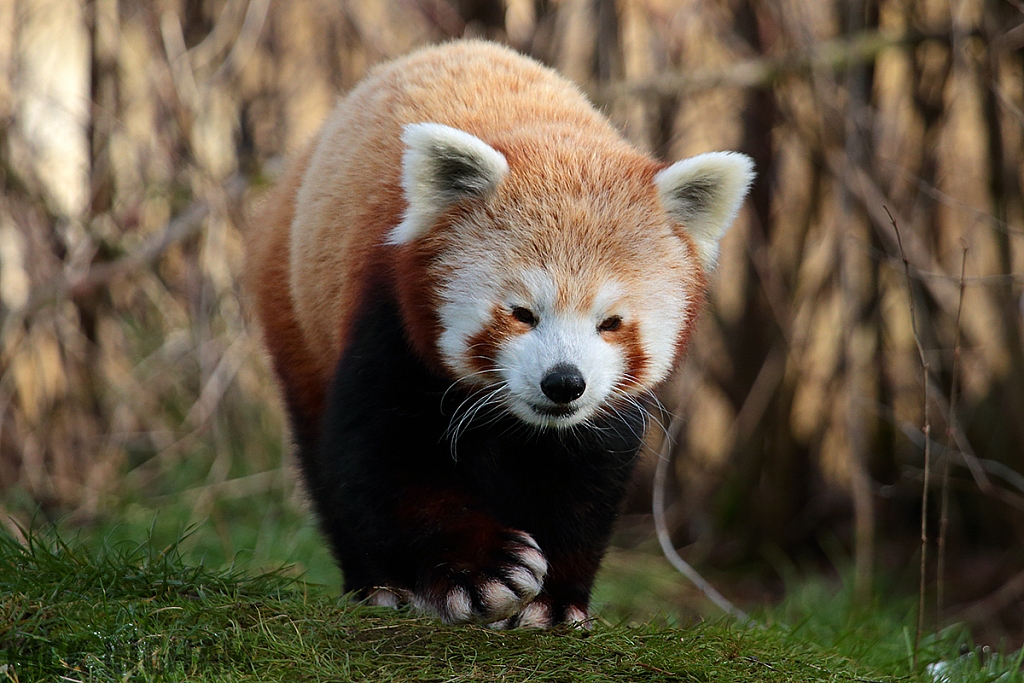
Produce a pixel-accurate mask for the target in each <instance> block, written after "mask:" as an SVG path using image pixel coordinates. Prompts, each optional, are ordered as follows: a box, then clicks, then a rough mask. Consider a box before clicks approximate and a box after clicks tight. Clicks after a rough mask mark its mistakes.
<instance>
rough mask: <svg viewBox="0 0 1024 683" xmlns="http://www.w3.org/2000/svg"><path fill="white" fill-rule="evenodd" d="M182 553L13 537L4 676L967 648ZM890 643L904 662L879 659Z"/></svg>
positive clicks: (0, 594) (588, 671) (1, 595)
mask: <svg viewBox="0 0 1024 683" xmlns="http://www.w3.org/2000/svg"><path fill="white" fill-rule="evenodd" d="M179 551H180V548H179V545H178V544H175V545H172V546H170V547H167V548H160V547H159V546H157V545H154V544H153V543H152V542H146V543H142V544H137V543H136V544H130V543H126V542H119V543H108V544H101V545H100V546H99V548H98V549H95V550H89V549H88V548H86V547H85V546H84V545H83V544H82V543H81V542H80V541H74V542H65V541H62V540H61V539H60V538H58V537H57V536H56V535H55V534H53V533H49V534H43V535H31V536H30V539H29V543H28V544H27V545H19V544H18V543H16V542H15V541H14V540H13V539H11V538H10V537H9V536H6V535H0V666H2V667H4V668H2V669H0V680H4V679H3V676H4V675H6V677H7V679H6V680H9V681H21V682H24V681H36V680H53V681H58V680H65V681H179V680H224V681H307V680H308V681H327V680H331V681H350V680H351V681H581V682H589V681H833V682H838V681H897V680H908V681H916V680H928V678H926V677H925V676H923V675H922V671H923V666H924V665H925V664H927V663H929V662H931V661H937V660H938V659H941V658H944V657H945V658H949V657H951V656H955V654H956V648H957V647H958V645H957V643H958V641H957V639H956V637H955V636H949V635H945V636H942V637H936V638H933V639H931V641H930V643H929V648H930V649H928V650H927V652H925V653H923V655H922V657H921V661H920V662H919V664H918V667H917V670H916V672H915V671H913V670H912V668H911V659H910V656H909V654H910V651H909V650H908V649H907V643H906V642H905V639H904V637H903V635H902V634H900V633H897V634H896V635H895V637H894V635H893V633H892V631H891V629H890V626H892V624H888V623H887V622H884V620H883V621H882V622H878V621H877V620H876V621H875V622H872V621H871V620H870V615H868V616H867V617H862V618H861V620H860V621H858V622H850V621H849V614H850V612H849V611H847V612H846V615H847V617H846V622H845V623H842V624H840V623H839V622H841V621H842V618H841V615H839V611H840V610H838V609H835V608H833V609H831V610H826V612H825V613H822V612H821V611H820V610H818V611H817V612H816V614H817V615H818V616H816V617H810V616H808V617H804V618H803V619H802V621H801V622H800V623H798V624H796V625H795V626H793V625H791V627H789V628H785V627H782V626H778V625H776V626H770V627H769V628H766V629H744V628H737V627H734V626H731V625H730V624H728V623H726V622H724V621H706V622H702V623H697V624H695V625H692V626H688V627H685V628H670V627H665V626H655V625H651V624H646V625H639V626H626V625H611V624H609V623H607V622H606V621H602V622H599V623H598V624H597V626H596V627H595V628H594V630H593V631H591V632H584V631H578V630H571V629H563V630H555V631H552V632H534V631H517V632H511V633H498V632H492V631H489V630H487V629H485V628H478V627H446V626H442V625H441V624H439V623H437V622H436V621H434V620H432V619H427V618H422V617H415V616H412V615H409V614H407V613H402V612H394V611H390V610H386V609H379V608H376V609H375V608H368V607H363V606H358V605H353V604H351V603H349V602H347V601H346V600H345V599H344V598H338V597H335V596H332V595H329V594H328V593H327V591H325V590H323V589H322V588H321V587H318V586H313V585H310V584H307V583H305V582H303V581H301V580H298V579H295V578H294V577H292V576H288V575H287V574H286V573H282V572H270V573H255V574H249V573H246V572H244V571H241V570H240V569H238V568H220V569H216V568H210V567H206V566H203V565H195V564H189V563H187V562H185V561H184V560H183V558H182V556H181V554H180V552H179ZM807 599H810V597H807ZM816 600H818V602H819V603H820V602H821V600H822V598H821V597H820V596H819V597H818V598H816ZM825 602H826V603H827V602H828V601H827V600H825ZM825 606H826V607H828V605H827V604H826V605H825ZM833 607H834V606H833ZM791 609H792V610H793V612H792V614H790V616H795V615H796V612H797V611H799V608H798V607H797V606H793V607H791ZM823 620H824V621H823ZM829 621H831V622H832V626H828V625H827V624H826V623H825V622H829ZM880 623H881V624H882V625H881V626H879V624H880ZM872 624H874V626H873V627H872ZM872 628H873V630H872ZM864 629H867V631H865V630H864ZM897 631H899V629H897ZM829 634H831V635H829ZM854 642H856V643H857V644H856V646H855V647H852V649H851V644H853V643H854ZM878 648H881V651H882V652H883V653H885V652H888V653H890V654H891V653H892V652H896V653H898V654H899V656H897V657H895V658H892V657H887V656H883V657H872V656H871V650H873V649H874V650H877V649H878ZM853 651H857V652H860V654H861V655H863V656H862V657H860V658H859V659H860V661H857V660H858V658H851V657H850V656H849V655H848V654H847V653H849V652H853ZM1022 656H1024V655H1018V656H1017V659H1016V661H1010V660H1009V659H1008V658H1002V659H999V658H994V657H993V658H989V659H988V660H987V661H986V662H984V663H981V662H980V661H978V660H975V661H973V662H972V661H970V659H969V658H968V659H964V660H959V661H957V662H955V663H954V665H953V666H955V667H959V668H958V669H957V677H956V678H955V679H953V680H956V681H961V680H962V681H970V682H972V683H973V682H974V681H978V682H980V681H997V680H998V681H1000V682H1005V683H1020V681H1021V680H1022V679H1021V674H1020V671H1019V667H1020V658H1021V657H1022ZM871 659H874V661H873V662H872V663H866V660H871ZM879 664H882V666H878V665H879ZM1011 671H1016V673H1010V672H1011ZM1000 676H1001V677H1000Z"/></svg>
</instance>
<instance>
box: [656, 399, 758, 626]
mask: <svg viewBox="0 0 1024 683" xmlns="http://www.w3.org/2000/svg"><path fill="white" fill-rule="evenodd" d="M682 427H683V420H682V418H680V417H679V416H673V417H672V422H671V423H669V428H668V434H667V435H666V436H665V441H664V443H663V445H662V447H661V452H660V453H659V454H658V466H657V468H656V469H655V470H654V490H653V492H652V496H651V497H652V501H651V508H652V512H653V513H654V528H655V530H656V531H657V534H658V543H659V544H660V545H661V551H662V552H663V553H665V557H666V558H667V559H668V561H669V562H671V563H672V566H673V567H675V568H676V569H678V570H679V572H680V573H681V574H682V575H683V576H685V577H686V578H687V579H689V580H690V582H691V583H692V584H693V585H694V586H696V587H697V589H698V590H700V592H701V593H703V594H704V595H706V596H707V598H708V599H709V600H710V601H711V602H713V603H715V604H716V605H717V606H718V608H719V609H721V610H722V611H723V612H725V613H727V614H731V615H732V616H733V617H735V618H736V620H737V621H739V622H740V623H741V624H743V625H744V626H759V624H758V623H757V622H756V621H754V620H753V619H751V618H750V617H749V616H748V615H747V613H746V612H744V611H743V610H741V609H739V608H738V607H736V606H735V605H733V604H732V603H731V602H729V600H728V599H727V598H726V597H725V596H724V595H722V594H721V593H719V592H718V591H717V590H716V589H715V587H714V586H712V585H711V584H710V583H708V581H707V579H705V578H704V577H703V576H701V575H700V574H698V573H697V570H696V569H694V568H693V567H692V566H690V564H689V563H688V562H687V561H686V560H684V559H683V558H682V557H680V556H679V553H677V552H676V549H675V547H674V546H673V545H672V538H671V536H670V535H669V533H668V525H667V524H666V523H665V487H666V483H667V481H668V465H669V462H670V457H669V456H670V455H671V451H672V444H673V443H675V440H676V437H677V436H678V435H679V434H680V432H681V431H682Z"/></svg>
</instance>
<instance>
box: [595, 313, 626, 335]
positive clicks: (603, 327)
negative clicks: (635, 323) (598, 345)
mask: <svg viewBox="0 0 1024 683" xmlns="http://www.w3.org/2000/svg"><path fill="white" fill-rule="evenodd" d="M621 326H622V318H620V317H619V316H617V315H613V316H611V317H609V318H605V319H604V320H602V321H601V324H600V325H598V326H597V329H598V330H600V331H601V332H614V331H615V330H617V329H619V327H621Z"/></svg>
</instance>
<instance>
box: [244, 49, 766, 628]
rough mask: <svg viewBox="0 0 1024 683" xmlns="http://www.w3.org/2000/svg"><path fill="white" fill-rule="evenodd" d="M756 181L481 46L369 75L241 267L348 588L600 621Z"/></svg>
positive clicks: (391, 598) (337, 114)
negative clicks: (644, 462) (657, 410)
mask: <svg viewBox="0 0 1024 683" xmlns="http://www.w3.org/2000/svg"><path fill="white" fill-rule="evenodd" d="M752 178H753V165H752V163H751V161H750V159H749V158H748V157H746V156H744V155H742V154H736V153H730V152H724V153H722V152H720V153H710V154H702V155H699V156H696V157H693V158H691V159H686V160H683V161H680V162H677V163H675V164H672V165H667V164H665V163H662V162H659V161H657V160H655V159H652V158H651V157H649V156H648V155H646V154H643V153H641V152H640V151H638V150H637V149H636V148H635V147H633V146H632V145H630V144H629V143H628V142H626V141H625V140H624V139H623V138H622V136H621V135H620V134H619V133H617V132H616V131H615V129H614V128H613V127H612V126H611V124H610V123H609V122H608V120H607V119H606V118H605V117H604V116H602V115H601V114H600V113H598V112H597V111H596V110H595V109H594V108H593V107H592V106H591V105H590V104H589V103H588V101H587V100H586V98H585V97H584V96H583V95H582V94H581V93H580V92H579V90H578V89H577V88H576V87H575V86H573V85H572V84H571V83H570V82H568V81H567V80H566V79H564V78H562V77H561V76H559V75H558V74H556V73H555V72H554V71H552V70H550V69H548V68H546V67H544V66H542V65H541V64H539V63H537V62H535V61H533V60H532V59H529V58H526V57H523V56H521V55H519V54H517V53H515V52H513V51H512V50H510V49H507V48H504V47H500V46H497V45H494V44H489V43H486V42H479V41H459V42H452V43H448V44H445V45H442V46H437V47H430V48H426V49H423V50H421V51H419V52H415V53H413V54H411V55H408V56H406V57H404V58H402V59H398V60H396V61H394V62H391V63H388V64H384V65H383V66H380V67H377V68H376V69H374V70H373V71H372V72H371V73H370V75H369V76H368V77H367V78H366V79H365V80H363V81H362V82H361V83H360V84H359V85H358V86H356V88H355V89H354V90H352V91H351V92H350V93H349V94H348V96H347V97H345V98H344V99H343V100H342V101H341V102H340V103H339V104H338V106H337V109H336V110H335V111H334V113H333V114H332V115H331V116H330V118H329V119H328V120H327V122H326V124H325V125H324V127H323V130H322V131H321V133H320V134H319V136H318V137H317V138H316V139H315V140H314V141H313V143H312V144H311V145H310V146H309V147H308V148H307V149H306V150H305V152H303V153H302V154H300V155H299V156H298V158H297V159H296V160H295V162H294V163H293V164H292V166H291V167H290V170H288V171H287V173H286V175H285V176H284V177H283V178H282V180H281V181H280V182H279V184H278V186H277V188H276V189H275V190H274V191H273V192H272V193H271V194H270V196H269V199H268V200H267V205H266V208H265V209H264V211H263V214H262V216H260V217H259V218H258V220H256V221H254V224H253V227H252V233H251V234H250V235H249V238H248V248H247V251H248V253H247V272H246V279H247V286H248V289H249V291H250V292H251V294H252V298H253V300H254V305H255V312H256V314H257V317H258V319H259V322H260V324H261V326H262V330H263V336H264V341H265V344H266V347H267V349H268V351H269V353H270V356H271V359H272V363H273V368H274V371H275V373H276V375H277V377H278V379H279V380H280V384H281V387H282V389H283V393H284V397H285V401H286V405H287V408H288V412H289V416H290V419H291V425H292V430H293V435H294V438H295V441H296V445H297V452H298V457H299V461H300V466H301V471H302V475H303V478H304V481H305V484H306V487H307V489H308V493H309V495H310V497H311V499H312V502H313V505H314V508H315V510H316V513H317V515H318V518H319V521H320V524H321V528H322V530H323V532H324V534H325V535H326V536H327V537H328V539H329V541H330V543H331V547H332V550H333V552H334V555H335V557H336V559H337V560H338V561H339V563H340V565H341V567H342V571H343V574H344V582H345V589H346V591H349V592H352V593H354V594H356V595H357V596H359V597H361V598H363V599H366V600H368V601H369V602H371V603H373V604H379V605H398V604H401V603H409V604H411V605H412V606H413V607H414V608H417V609H419V610H420V611H423V612H426V613H429V614H433V615H436V616H438V617H440V618H441V619H442V620H444V621H445V622H447V623H464V622H473V623H481V624H490V625H492V626H494V627H497V628H510V627H515V626H520V627H548V626H552V625H555V624H558V623H563V622H584V621H585V620H586V619H587V618H588V608H589V601H590V591H591V586H592V584H593V580H594V575H595V573H596V571H597V569H598V565H599V563H600V561H601V558H602V556H603V554H604V552H605V549H606V546H607V544H608V540H609V537H610V534H611V530H612V525H613V523H614V520H615V518H616V514H617V510H618V508H619V505H620V503H621V501H622V498H623V496H624V494H625V490H626V486H627V483H628V480H629V478H630V475H631V472H632V470H633V465H634V462H635V459H636V455H637V453H638V450H639V448H640V446H641V441H642V439H643V436H644V432H645V429H646V427H647V414H648V413H647V411H648V409H649V406H650V402H651V400H652V397H653V393H652V392H653V390H654V389H655V387H657V386H658V385H659V383H661V382H662V381H663V380H664V379H665V378H666V376H667V375H668V374H669V372H670V371H671V370H672V369H673V368H674V367H675V366H676V364H677V363H678V362H679V360H680V357H681V356H682V354H683V351H684V349H685V348H686V345H687V341H688V339H689V336H690V331H691V330H692V329H693V324H694V320H695V318H696V316H697V313H698V311H699V309H700V307H701V304H702V301H703V297H704V289H705V277H706V273H707V272H708V271H709V270H710V269H711V268H712V266H713V264H714V263H715V260H716V257H717V253H718V243H719V239H720V237H721V235H722V234H723V232H724V231H725V230H726V229H727V228H728V227H729V225H730V224H731V223H732V221H733V220H734V218H735V216H736V213H737V211H738V209H739V206H740V204H741V202H742V201H743V198H744V196H745V194H746V192H747V189H748V187H749V185H750V183H751V181H752Z"/></svg>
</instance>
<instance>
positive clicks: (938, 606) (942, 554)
mask: <svg viewBox="0 0 1024 683" xmlns="http://www.w3.org/2000/svg"><path fill="white" fill-rule="evenodd" d="M961 246H962V248H963V256H962V258H961V260H960V302H959V304H958V305H957V308H956V330H955V331H954V337H953V369H952V374H953V376H952V378H951V379H950V384H949V417H948V419H947V420H946V453H945V454H944V455H943V457H942V511H941V514H940V519H941V521H940V522H939V549H938V558H937V563H938V567H937V570H936V571H937V574H936V578H935V618H936V619H941V617H942V605H943V599H944V597H945V588H946V535H947V531H948V530H949V456H950V453H951V452H952V450H953V448H954V445H955V443H956V437H955V435H954V431H955V429H954V426H953V425H954V422H953V420H954V419H955V417H956V389H957V386H956V384H957V382H956V380H957V369H958V365H959V361H960V317H961V314H962V313H963V310H964V291H965V289H966V284H965V282H964V274H965V272H966V270H967V244H966V243H964V242H961Z"/></svg>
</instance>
